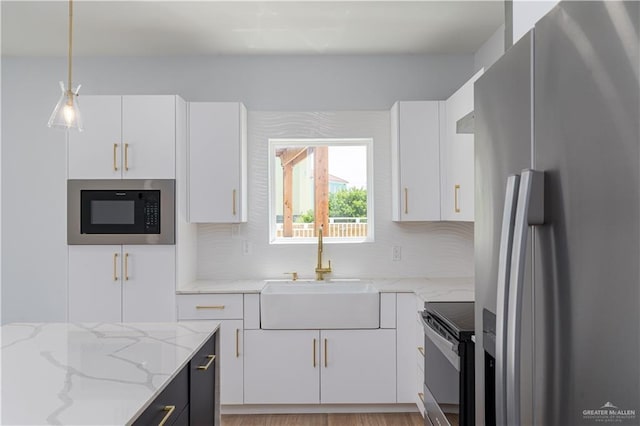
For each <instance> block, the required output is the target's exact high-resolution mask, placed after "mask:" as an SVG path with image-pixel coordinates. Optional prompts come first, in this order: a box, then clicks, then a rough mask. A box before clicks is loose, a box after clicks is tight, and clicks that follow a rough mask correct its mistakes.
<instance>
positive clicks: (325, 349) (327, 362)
mask: <svg viewBox="0 0 640 426" xmlns="http://www.w3.org/2000/svg"><path fill="white" fill-rule="evenodd" d="M327 346H328V345H327V339H324V366H325V368H326V367H327V365H328V364H329V361H328V360H327Z"/></svg>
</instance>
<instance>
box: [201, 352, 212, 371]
mask: <svg viewBox="0 0 640 426" xmlns="http://www.w3.org/2000/svg"><path fill="white" fill-rule="evenodd" d="M207 358H209V362H207V364H206V365H199V366H198V370H204V371H207V370H208V369H209V366H210V365H211V363H212V362H213V360H214V359H216V356H215V355H207Z"/></svg>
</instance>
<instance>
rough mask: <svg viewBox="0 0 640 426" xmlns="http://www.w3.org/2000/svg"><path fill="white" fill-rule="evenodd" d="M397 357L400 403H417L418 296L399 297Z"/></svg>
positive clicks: (410, 294) (411, 294) (404, 294)
mask: <svg viewBox="0 0 640 426" xmlns="http://www.w3.org/2000/svg"><path fill="white" fill-rule="evenodd" d="M396 303H397V309H396V315H397V321H396V323H397V333H398V344H397V348H396V349H397V357H398V402H399V403H413V402H415V401H416V396H417V392H416V387H415V377H416V363H415V359H416V355H415V354H416V351H417V347H416V344H415V343H416V340H415V336H416V320H415V318H416V313H417V310H416V296H415V295H414V294H413V293H399V294H398V295H397V301H396Z"/></svg>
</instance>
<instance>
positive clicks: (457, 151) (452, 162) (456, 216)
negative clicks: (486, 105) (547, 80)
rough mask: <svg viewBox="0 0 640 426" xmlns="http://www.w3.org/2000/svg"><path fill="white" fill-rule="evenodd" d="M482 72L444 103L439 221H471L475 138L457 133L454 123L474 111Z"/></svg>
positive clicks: (472, 215)
mask: <svg viewBox="0 0 640 426" xmlns="http://www.w3.org/2000/svg"><path fill="white" fill-rule="evenodd" d="M482 73H483V70H480V71H479V72H478V73H476V74H475V75H474V76H473V77H471V79H470V80H469V81H467V82H466V83H465V84H464V85H463V86H462V87H460V89H458V90H457V91H456V92H455V93H454V94H453V95H451V97H450V98H449V99H447V101H446V107H445V120H444V131H443V133H444V135H443V138H442V143H441V151H440V152H441V166H442V177H441V183H442V188H441V195H442V197H441V201H442V212H441V216H442V220H451V221H469V222H473V220H474V182H475V179H474V164H473V162H474V136H473V133H458V131H457V122H458V120H460V119H461V118H463V117H465V116H466V115H468V114H469V113H471V112H472V111H473V84H474V82H475V81H476V80H477V79H478V78H479V77H480V76H481V75H482Z"/></svg>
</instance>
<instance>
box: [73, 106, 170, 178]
mask: <svg viewBox="0 0 640 426" xmlns="http://www.w3.org/2000/svg"><path fill="white" fill-rule="evenodd" d="M80 102H81V108H82V118H83V120H84V128H85V130H84V131H83V132H81V133H76V132H70V133H69V179H122V178H124V179H175V176H176V165H175V151H176V125H175V122H176V96H172V95H171V96H169V95H167V96H155V95H151V96H83V97H82V99H81V101H80Z"/></svg>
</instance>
